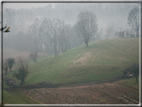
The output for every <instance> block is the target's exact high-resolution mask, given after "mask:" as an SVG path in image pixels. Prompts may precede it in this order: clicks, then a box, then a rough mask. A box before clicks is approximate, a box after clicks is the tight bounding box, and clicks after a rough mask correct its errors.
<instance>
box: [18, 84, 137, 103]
mask: <svg viewBox="0 0 142 107" xmlns="http://www.w3.org/2000/svg"><path fill="white" fill-rule="evenodd" d="M20 91H21V92H22V93H23V94H25V95H27V96H29V97H31V98H33V99H36V100H38V101H40V102H42V103H44V104H138V103H139V99H138V98H139V97H138V96H139V93H138V89H135V88H133V87H128V86H126V85H123V84H120V83H116V82H115V83H101V84H92V85H85V86H76V87H59V88H34V89H21V90H20Z"/></svg>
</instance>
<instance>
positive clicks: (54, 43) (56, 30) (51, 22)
mask: <svg viewBox="0 0 142 107" xmlns="http://www.w3.org/2000/svg"><path fill="white" fill-rule="evenodd" d="M46 23H47V30H48V35H50V38H51V39H50V40H51V41H50V43H51V47H53V51H54V54H55V56H57V55H58V54H59V49H60V47H59V46H60V45H59V34H60V32H61V29H62V23H63V21H61V20H60V19H47V22H46Z"/></svg>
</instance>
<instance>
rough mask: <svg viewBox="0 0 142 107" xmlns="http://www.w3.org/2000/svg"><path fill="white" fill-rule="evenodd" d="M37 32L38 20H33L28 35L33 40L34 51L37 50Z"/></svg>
mask: <svg viewBox="0 0 142 107" xmlns="http://www.w3.org/2000/svg"><path fill="white" fill-rule="evenodd" d="M38 32H39V19H38V18H35V19H34V22H33V24H32V25H31V26H30V28H29V34H30V36H31V37H32V40H33V46H34V50H35V51H36V52H37V50H38V34H39V33H38Z"/></svg>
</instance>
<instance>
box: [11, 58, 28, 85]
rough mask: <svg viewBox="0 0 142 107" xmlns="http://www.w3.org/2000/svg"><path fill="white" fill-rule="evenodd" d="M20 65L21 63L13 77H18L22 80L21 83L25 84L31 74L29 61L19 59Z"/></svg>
mask: <svg viewBox="0 0 142 107" xmlns="http://www.w3.org/2000/svg"><path fill="white" fill-rule="evenodd" d="M18 65H19V69H18V72H17V73H14V74H13V77H16V78H17V79H18V80H20V81H21V83H20V85H23V83H24V82H25V79H26V77H27V76H28V74H29V71H28V63H27V62H25V61H24V60H23V59H19V62H18Z"/></svg>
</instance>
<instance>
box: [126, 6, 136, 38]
mask: <svg viewBox="0 0 142 107" xmlns="http://www.w3.org/2000/svg"><path fill="white" fill-rule="evenodd" d="M128 25H129V26H130V27H131V29H132V30H133V31H134V32H135V33H136V37H138V36H139V8H138V7H135V8H133V9H132V10H131V11H130V13H129V15H128Z"/></svg>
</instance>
